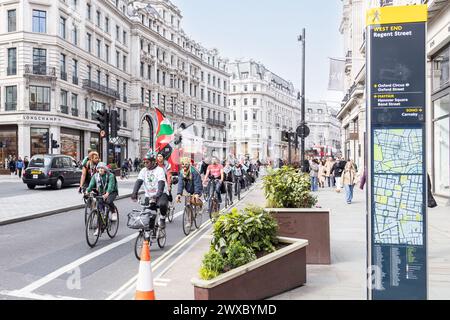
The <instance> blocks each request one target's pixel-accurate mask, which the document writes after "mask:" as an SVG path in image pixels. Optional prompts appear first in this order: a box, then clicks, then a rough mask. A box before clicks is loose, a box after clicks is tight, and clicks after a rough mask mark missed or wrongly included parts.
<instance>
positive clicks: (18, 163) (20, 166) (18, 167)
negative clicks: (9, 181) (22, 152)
mask: <svg viewBox="0 0 450 320" xmlns="http://www.w3.org/2000/svg"><path fill="white" fill-rule="evenodd" d="M23 166H24V163H23V161H22V158H21V157H19V159H18V160H17V161H16V170H17V172H18V173H19V178H22V170H23Z"/></svg>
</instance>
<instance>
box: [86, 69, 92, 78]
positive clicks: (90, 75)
mask: <svg viewBox="0 0 450 320" xmlns="http://www.w3.org/2000/svg"><path fill="white" fill-rule="evenodd" d="M87 71H88V80H89V81H91V79H92V67H91V66H87Z"/></svg>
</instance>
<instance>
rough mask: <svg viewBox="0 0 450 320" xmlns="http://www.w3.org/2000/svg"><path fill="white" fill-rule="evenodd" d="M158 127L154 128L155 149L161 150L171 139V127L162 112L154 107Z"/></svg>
mask: <svg viewBox="0 0 450 320" xmlns="http://www.w3.org/2000/svg"><path fill="white" fill-rule="evenodd" d="M156 118H157V120H158V128H157V130H156V146H155V147H156V151H160V150H163V149H164V148H165V147H166V146H167V145H168V144H169V143H170V142H171V141H172V140H173V137H174V135H173V128H172V125H171V124H170V121H169V120H168V119H167V118H166V117H165V115H164V113H162V112H161V110H159V109H158V108H156Z"/></svg>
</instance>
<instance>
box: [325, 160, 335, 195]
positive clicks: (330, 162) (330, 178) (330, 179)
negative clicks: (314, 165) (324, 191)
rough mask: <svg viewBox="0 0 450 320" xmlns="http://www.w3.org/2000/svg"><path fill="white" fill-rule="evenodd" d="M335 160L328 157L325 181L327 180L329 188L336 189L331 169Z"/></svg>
mask: <svg viewBox="0 0 450 320" xmlns="http://www.w3.org/2000/svg"><path fill="white" fill-rule="evenodd" d="M333 164H334V162H333V158H332V157H328V159H327V160H326V162H325V170H324V171H325V179H326V180H327V184H328V188H330V187H334V177H333V175H331V168H333Z"/></svg>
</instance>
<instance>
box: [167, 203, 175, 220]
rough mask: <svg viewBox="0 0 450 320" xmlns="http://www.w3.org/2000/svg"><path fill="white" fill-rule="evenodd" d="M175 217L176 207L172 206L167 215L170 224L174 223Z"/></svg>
mask: <svg viewBox="0 0 450 320" xmlns="http://www.w3.org/2000/svg"><path fill="white" fill-rule="evenodd" d="M174 215H175V207H174V206H173V205H170V206H169V212H168V213H167V220H169V222H172V221H173V216H174Z"/></svg>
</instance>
